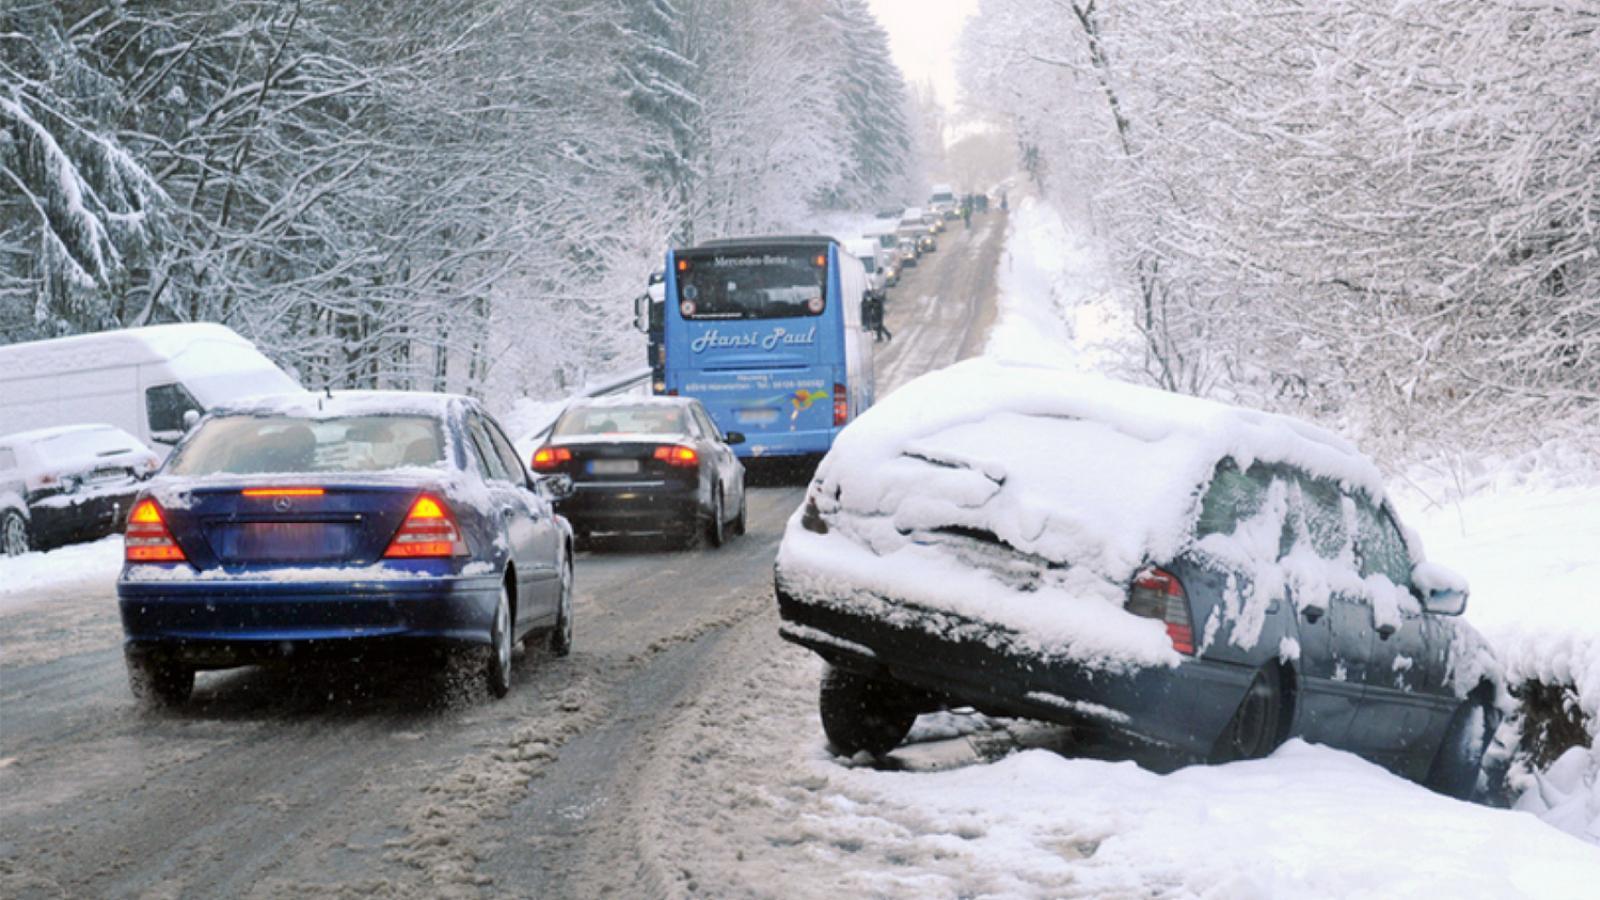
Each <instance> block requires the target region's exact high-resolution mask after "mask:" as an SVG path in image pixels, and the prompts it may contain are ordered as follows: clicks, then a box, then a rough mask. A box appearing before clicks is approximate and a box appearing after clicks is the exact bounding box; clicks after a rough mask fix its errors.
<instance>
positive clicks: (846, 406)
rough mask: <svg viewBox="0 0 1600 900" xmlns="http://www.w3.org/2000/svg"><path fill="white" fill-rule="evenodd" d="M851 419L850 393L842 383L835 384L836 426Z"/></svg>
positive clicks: (834, 419)
mask: <svg viewBox="0 0 1600 900" xmlns="http://www.w3.org/2000/svg"><path fill="white" fill-rule="evenodd" d="M848 421H850V395H849V393H848V392H846V391H845V387H844V385H842V384H837V383H835V384H834V386H833V425H834V427H835V428H837V427H839V426H841V425H843V424H844V423H846V422H848Z"/></svg>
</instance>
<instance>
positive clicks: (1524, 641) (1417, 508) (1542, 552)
mask: <svg viewBox="0 0 1600 900" xmlns="http://www.w3.org/2000/svg"><path fill="white" fill-rule="evenodd" d="M1504 468H1505V469H1506V470H1508V471H1514V470H1517V469H1519V468H1522V463H1521V462H1512V463H1509V464H1505V465H1504ZM1591 473H1592V470H1591ZM1591 477H1592V475H1591ZM1495 481H1497V482H1499V483H1496V484H1490V485H1488V486H1485V487H1483V488H1482V489H1480V490H1479V491H1478V492H1476V493H1471V494H1469V495H1468V496H1466V497H1465V498H1462V499H1460V500H1458V501H1456V502H1453V503H1448V504H1444V505H1430V504H1428V503H1427V501H1426V500H1424V499H1422V498H1421V497H1420V496H1418V495H1417V494H1411V495H1409V496H1408V495H1405V494H1404V493H1402V496H1403V497H1405V500H1404V501H1402V502H1403V504H1404V505H1403V506H1402V513H1409V515H1407V519H1408V521H1410V523H1411V524H1412V525H1413V527H1416V528H1417V529H1418V530H1419V531H1420V532H1421V533H1422V534H1423V535H1424V536H1425V540H1426V543H1427V550H1428V555H1429V557H1430V558H1433V559H1438V560H1440V561H1442V562H1444V563H1446V564H1447V565H1450V566H1452V567H1454V568H1456V569H1458V570H1460V571H1461V573H1462V574H1463V575H1465V576H1466V577H1467V579H1468V581H1469V583H1470V584H1471V588H1472V594H1471V599H1470V601H1469V603H1468V606H1467V613H1466V615H1467V618H1468V620H1469V621H1471V622H1472V623H1473V625H1474V626H1476V627H1477V628H1478V630H1479V631H1480V632H1482V633H1483V635H1484V637H1485V638H1487V639H1488V641H1489V643H1490V644H1491V646H1493V647H1494V649H1495V652H1496V654H1497V655H1498V656H1499V658H1500V660H1501V662H1502V663H1503V664H1504V665H1505V667H1506V675H1507V684H1508V686H1510V687H1511V688H1512V689H1513V690H1514V691H1517V692H1519V693H1521V694H1522V695H1523V699H1524V704H1525V706H1524V710H1525V711H1524V714H1523V715H1522V716H1521V717H1519V718H1518V720H1516V721H1514V722H1513V723H1512V724H1513V725H1515V726H1519V727H1520V728H1521V730H1522V731H1523V732H1524V733H1521V734H1514V735H1512V736H1511V739H1512V740H1517V739H1520V741H1521V744H1522V746H1521V752H1522V755H1523V756H1524V757H1526V755H1527V754H1529V753H1531V752H1535V751H1537V752H1539V753H1542V754H1544V755H1546V756H1549V757H1554V756H1556V755H1557V751H1556V750H1551V749H1550V748H1546V747H1542V746H1536V745H1538V744H1539V741H1538V740H1536V739H1534V737H1533V736H1531V735H1529V734H1527V733H1526V732H1527V730H1528V727H1527V726H1528V721H1529V719H1528V714H1527V712H1526V710H1527V708H1528V707H1529V701H1530V700H1532V701H1533V703H1534V704H1537V703H1538V702H1539V701H1546V702H1548V701H1549V700H1550V699H1552V698H1553V699H1554V701H1555V703H1557V704H1561V703H1564V702H1571V703H1575V704H1576V706H1577V710H1576V712H1577V713H1578V714H1579V715H1577V716H1572V715H1571V713H1570V711H1569V713H1568V717H1567V718H1569V719H1577V720H1578V721H1579V723H1580V725H1581V727H1582V728H1584V729H1585V730H1586V731H1587V733H1588V738H1589V742H1590V746H1589V747H1582V746H1574V747H1571V748H1569V749H1566V750H1565V753H1564V755H1561V756H1560V758H1559V759H1555V760H1554V761H1553V763H1552V764H1550V765H1549V766H1548V767H1547V768H1546V769H1544V770H1543V771H1528V766H1527V760H1526V758H1524V760H1523V762H1522V763H1521V764H1520V765H1519V766H1518V767H1516V768H1514V769H1513V771H1512V773H1511V777H1510V787H1511V788H1512V790H1513V792H1514V794H1515V795H1516V801H1515V805H1516V807H1517V808H1518V809H1525V810H1528V811H1530V812H1535V813H1537V814H1538V815H1539V816H1540V817H1541V818H1543V819H1545V820H1546V821H1548V822H1550V823H1551V824H1554V825H1556V826H1557V827H1560V828H1562V829H1564V830H1566V831H1568V832H1570V833H1572V834H1575V835H1578V836H1580V837H1583V838H1585V839H1586V840H1589V841H1591V842H1593V843H1596V844H1600V605H1596V604H1594V603H1591V602H1584V599H1585V598H1587V597H1589V596H1591V595H1592V594H1593V586H1594V585H1595V584H1597V583H1600V552H1597V550H1596V548H1600V484H1584V483H1582V480H1581V479H1580V480H1577V481H1576V483H1574V479H1572V478H1568V477H1563V476H1558V477H1550V474H1549V473H1547V472H1537V473H1535V477H1533V478H1514V479H1504V478H1502V479H1495ZM1406 507H1411V508H1410V509H1408V508H1406ZM1533 686H1543V689H1544V690H1546V691H1548V692H1549V694H1548V695H1547V696H1545V697H1535V698H1530V697H1529V696H1528V694H1529V689H1530V688H1531V687H1533ZM1569 691H1570V693H1569ZM1534 718H1536V719H1537V718H1539V715H1538V713H1537V711H1536V712H1535V714H1534ZM1545 762H1549V760H1545Z"/></svg>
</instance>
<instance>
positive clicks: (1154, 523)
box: [776, 360, 1503, 797]
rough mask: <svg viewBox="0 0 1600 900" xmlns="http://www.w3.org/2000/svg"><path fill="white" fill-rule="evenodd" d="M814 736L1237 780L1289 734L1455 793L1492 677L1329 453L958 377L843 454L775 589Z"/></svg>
mask: <svg viewBox="0 0 1600 900" xmlns="http://www.w3.org/2000/svg"><path fill="white" fill-rule="evenodd" d="M776 587H777V596H778V602H779V609H780V612H781V614H782V617H783V620H784V623H783V625H782V634H783V636H784V637H785V638H787V639H789V640H791V641H793V642H796V643H798V644H801V645H803V646H805V647H809V648H811V649H812V650H814V651H816V652H817V653H818V654H820V655H821V656H823V657H824V658H825V659H826V660H827V661H828V662H829V664H830V669H829V670H828V672H827V674H826V675H825V676H824V678H823V682H822V690H821V712H822V723H823V727H824V730H825V731H826V734H827V737H828V739H829V741H830V742H831V743H832V744H833V746H834V747H835V748H836V749H838V750H839V751H841V752H845V753H854V752H857V751H861V750H867V751H870V752H873V753H881V752H885V751H887V750H889V749H891V748H893V747H894V746H895V745H897V744H898V743H899V742H900V741H901V740H902V739H903V738H904V737H905V735H906V733H907V730H908V729H909V728H910V727H911V724H912V721H913V719H915V717H916V715H917V714H918V713H919V712H924V711H930V710H933V709H937V708H947V707H960V706H973V707H976V708H977V709H979V710H982V711H985V712H989V713H992V714H998V715H1012V716H1029V717H1033V718H1039V719H1045V720H1050V721H1055V722H1061V723H1065V724H1070V725H1076V726H1083V727H1084V728H1086V729H1092V730H1098V731H1101V732H1105V733H1112V734H1121V735H1131V736H1134V737H1137V738H1140V739H1144V740H1147V741H1154V742H1157V743H1158V744H1161V745H1165V746H1167V747H1170V748H1174V749H1175V750H1176V751H1178V752H1179V753H1180V754H1188V755H1191V756H1193V757H1198V758H1202V759H1209V760H1213V761H1226V760H1233V759H1243V758H1252V757H1259V756H1263V755H1265V754H1267V753H1269V752H1271V751H1272V750H1273V749H1274V748H1275V747H1277V746H1278V745H1279V744H1280V743H1281V742H1283V741H1284V740H1286V739H1288V738H1290V737H1301V738H1304V739H1306V740H1310V741H1316V742H1320V743H1326V744H1329V745H1331V746H1334V747H1339V748H1342V749H1346V750H1350V751H1353V752H1356V753H1358V754H1361V755H1362V756H1366V757H1368V758H1370V759H1373V760H1375V761H1377V762H1379V763H1381V764H1383V765H1385V766H1388V767H1389V768H1391V769H1393V770H1394V771H1396V772H1398V773H1400V774H1402V775H1404V776H1406V777H1409V778H1412V779H1415V780H1417V781H1421V782H1423V783H1425V784H1426V785H1428V786H1429V787H1432V788H1434V789H1435V790H1438V791H1441V792H1443V793H1447V794H1451V795H1454V796H1458V797H1464V796H1467V795H1469V794H1471V793H1472V792H1473V790H1474V788H1475V786H1477V785H1478V783H1479V776H1480V769H1481V763H1482V760H1483V756H1484V749H1485V746H1486V745H1487V743H1488V741H1489V739H1490V736H1491V735H1492V734H1493V733H1494V730H1495V728H1496V725H1497V722H1498V720H1499V717H1500V711H1499V709H1500V707H1499V701H1500V698H1501V696H1502V693H1503V686H1502V685H1501V676H1500V673H1499V666H1498V664H1497V663H1496V662H1495V660H1494V657H1493V655H1492V654H1491V653H1490V651H1489V649H1488V647H1487V645H1486V644H1485V643H1484V642H1483V640H1482V639H1481V638H1480V637H1479V636H1478V634H1477V633H1476V632H1475V631H1474V630H1473V629H1472V628H1471V627H1470V626H1469V625H1468V624H1467V623H1466V622H1465V621H1463V620H1462V618H1461V613H1462V611H1463V610H1464V608H1465V605H1466V584H1465V582H1464V581H1463V580H1462V579H1461V578H1459V577H1458V576H1455V575H1453V574H1452V573H1450V572H1449V571H1448V570H1446V569H1444V568H1443V567H1441V566H1438V565H1436V564H1434V563H1430V562H1426V561H1425V559H1424V557H1423V555H1422V550H1421V546H1420V544H1419V542H1418V540H1417V538H1416V536H1415V535H1414V534H1412V533H1410V532H1408V531H1406V530H1405V529H1404V528H1403V527H1402V526H1401V524H1400V522H1399V519H1398V518H1397V517H1396V515H1395V513H1394V510H1393V508H1392V507H1391V506H1390V504H1389V503H1388V502H1387V501H1386V500H1385V499H1384V494H1383V487H1382V481H1381V476H1380V475H1379V473H1378V471H1377V469H1376V468H1375V467H1374V466H1373V465H1372V463H1370V462H1369V461H1368V460H1367V459H1366V458H1365V457H1363V456H1361V455H1360V454H1359V453H1358V452H1357V451H1356V450H1355V449H1354V448H1352V447H1351V446H1350V445H1349V444H1347V443H1346V442H1344V441H1343V440H1341V439H1339V438H1338V437H1336V436H1334V435H1332V434H1329V433H1328V432H1325V431H1323V430H1321V429H1319V428H1316V427H1314V426H1311V425H1309V424H1306V423H1304V422H1299V421H1295V420H1292V419H1289V418H1286V417H1280V416H1273V415H1268V414H1266V413H1261V412H1256V411H1252V410H1244V409H1238V408H1234V407H1228V406H1224V405H1222V404H1218V403H1212V402H1209V401H1205V400H1200V399H1196V398H1189V397H1180V396H1178V395H1173V394H1168V393H1165V392H1161V391H1156V390H1152V389H1148V388H1142V387H1136V386H1133V385H1127V384H1121V383H1118V382H1112V381H1108V380H1104V379H1097V378H1090V377H1086V376H1079V375H1073V374H1068V373H1064V372H1060V371H1058V370H1052V369H1043V368H1038V367H1025V366H1015V367H1013V366H1006V365H1004V364H1001V363H996V362H992V361H987V360H975V361H971V362H967V363H962V364H958V365H956V366H954V367H951V368H949V369H946V370H944V371H942V372H938V373H934V374H931V375H928V376H924V377H923V378H921V379H919V380H917V381H915V382H913V383H911V384H909V385H907V386H905V387H902V388H901V389H900V390H898V391H896V392H895V394H893V395H892V396H891V397H889V398H888V399H887V400H885V401H884V402H883V403H882V404H880V405H879V408H878V409H876V410H874V414H873V416H872V417H871V418H869V419H864V420H862V421H861V422H860V423H859V424H858V425H857V426H856V427H855V428H853V429H851V430H850V431H848V432H846V433H845V434H844V435H842V436H841V437H840V439H839V441H838V442H837V443H836V444H835V446H834V449H833V450H832V452H830V454H829V455H828V457H827V458H826V459H825V460H824V461H823V463H822V465H821V467H820V468H819V469H818V472H817V477H816V479H815V480H814V481H813V482H812V484H811V487H810V490H809V492H808V494H807V498H806V500H805V502H804V505H803V507H802V509H801V510H800V511H797V513H796V514H795V516H794V517H793V518H792V519H791V520H790V522H789V526H788V529H787V532H786V533H785V536H784V540H783V544H782V546H781V547H780V549H779V553H778V560H777V568H776Z"/></svg>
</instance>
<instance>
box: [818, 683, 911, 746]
mask: <svg viewBox="0 0 1600 900" xmlns="http://www.w3.org/2000/svg"><path fill="white" fill-rule="evenodd" d="M818 706H819V708H820V710H821V713H822V731H823V733H825V734H826V735H827V736H828V743H829V744H830V745H831V746H832V747H833V749H834V752H836V753H839V754H841V755H844V756H853V755H855V754H856V753H859V752H861V751H862V750H865V751H867V752H868V753H871V754H872V755H873V756H880V755H882V754H884V753H888V752H889V751H890V750H893V749H894V748H895V747H897V746H899V745H900V742H901V741H903V740H905V738H906V735H907V734H909V733H910V732H911V725H912V724H913V723H914V722H916V721H917V710H916V707H915V706H914V705H913V704H912V703H911V702H910V700H908V699H907V697H906V696H905V691H903V690H902V689H901V688H900V687H899V686H898V685H896V684H894V683H893V682H887V681H881V680H879V679H876V678H869V677H867V676H865V675H861V674H859V673H856V672H852V671H850V670H848V669H839V668H835V667H833V666H829V667H828V668H827V669H826V670H824V671H823V673H822V691H821V697H820V698H819V703H818Z"/></svg>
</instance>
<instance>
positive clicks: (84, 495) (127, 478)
mask: <svg viewBox="0 0 1600 900" xmlns="http://www.w3.org/2000/svg"><path fill="white" fill-rule="evenodd" d="M158 465H160V461H159V460H158V459H157V458H156V455H155V453H153V452H151V450H150V448H149V447H146V446H145V445H144V444H143V443H141V442H140V441H139V439H138V438H136V437H134V436H133V435H131V434H128V433H127V432H126V431H123V430H122V429H120V428H116V427H113V426H111V425H66V426H62V427H60V428H43V429H38V430H35V431H24V432H20V433H18V434H8V435H5V436H4V437H0V551H3V552H4V553H5V555H7V556H16V555H18V554H20V553H25V552H27V551H28V550H48V549H50V548H52V547H59V546H61V545H62V544H71V543H75V542H78V541H92V540H96V539H98V538H102V537H105V536H106V535H108V534H113V533H115V532H117V531H120V530H121V529H122V523H123V521H124V520H125V519H126V518H127V516H128V510H129V509H131V508H132V504H131V501H132V500H133V495H134V494H137V493H138V492H139V488H140V483H141V482H142V481H143V480H144V479H146V478H148V477H149V476H150V474H151V473H152V472H154V471H155V470H156V467H157V466H158Z"/></svg>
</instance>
